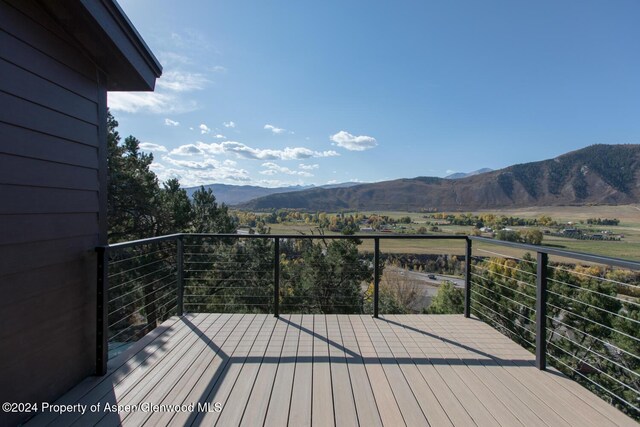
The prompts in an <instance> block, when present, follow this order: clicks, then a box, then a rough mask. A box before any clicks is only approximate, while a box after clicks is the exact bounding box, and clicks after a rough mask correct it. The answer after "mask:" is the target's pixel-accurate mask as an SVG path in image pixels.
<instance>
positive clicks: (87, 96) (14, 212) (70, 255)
mask: <svg viewBox="0 0 640 427" xmlns="http://www.w3.org/2000/svg"><path fill="white" fill-rule="evenodd" d="M78 46H79V45H78V44H76V43H75V42H74V41H73V39H72V38H71V37H69V36H68V35H67V34H66V33H65V31H63V30H62V29H61V28H60V27H58V26H57V25H56V23H55V21H54V20H52V19H49V18H48V15H47V13H46V12H45V11H44V10H43V9H40V8H39V6H38V4H37V2H34V1H18V0H0V76H1V78H0V401H2V402H4V401H11V402H43V401H53V400H55V399H56V398H57V397H58V396H60V395H61V394H62V393H64V392H65V391H66V390H68V389H69V388H71V387H72V386H73V385H75V384H77V383H78V382H80V381H81V380H82V379H83V378H84V377H86V376H88V375H91V374H92V373H93V371H94V367H95V365H94V364H95V350H94V348H95V298H96V296H95V286H96V285H95V283H96V282H95V274H96V273H95V272H96V266H95V253H94V248H95V246H96V245H97V244H99V243H100V242H101V241H102V240H103V239H104V236H102V235H101V230H100V224H101V223H103V222H104V219H103V218H101V217H100V215H99V212H100V205H101V200H102V199H104V193H102V192H101V188H104V186H103V185H104V183H102V184H101V182H100V176H101V171H100V168H101V165H103V164H104V160H103V159H104V150H106V147H105V141H104V135H101V132H102V133H103V132H104V123H103V121H104V108H105V106H101V105H100V102H101V101H102V100H104V98H105V93H104V87H105V86H104V82H102V81H101V80H100V81H99V74H100V72H99V70H98V69H97V67H96V66H95V65H94V63H93V62H92V61H91V60H90V59H89V56H88V55H87V54H86V53H85V52H83V50H82V49H81V48H79V47H78ZM102 174H104V172H102ZM24 418H25V416H24V415H22V416H20V415H16V416H7V415H6V414H0V424H4V423H5V421H6V422H7V423H8V424H13V423H17V422H20V421H22V420H23V419H24Z"/></svg>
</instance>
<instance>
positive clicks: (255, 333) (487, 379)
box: [28, 314, 637, 427]
mask: <svg viewBox="0 0 640 427" xmlns="http://www.w3.org/2000/svg"><path fill="white" fill-rule="evenodd" d="M533 360H534V358H533V355H531V354H530V353H529V352H527V351H526V350H524V349H522V348H521V347H519V346H518V345H517V344H515V343H513V342H512V341H510V340H509V339H508V338H506V337H504V336H503V335H501V334H500V333H499V332H497V331H496V330H494V329H493V328H491V327H490V326H488V325H486V324H485V323H483V322H481V321H479V320H475V319H465V318H464V317H462V316H458V315H440V316H438V315H403V316H384V318H380V319H377V320H374V319H372V318H371V317H370V316H357V315H338V316H336V315H326V316H325V315H286V316H282V317H280V319H276V318H274V317H273V316H270V315H254V314H193V315H187V316H184V317H182V318H177V317H176V318H172V319H170V320H168V321H167V322H165V323H164V324H163V325H162V326H161V327H159V328H157V329H156V330H155V331H153V332H152V333H151V334H149V335H147V336H146V337H144V338H143V339H142V340H141V341H139V342H138V343H136V345H135V346H134V347H132V348H130V349H129V350H128V351H127V352H126V353H124V354H122V355H120V356H118V357H117V358H116V359H113V360H112V361H110V368H109V372H108V374H107V376H105V377H91V378H87V380H86V381H84V382H83V383H81V384H79V385H78V386H77V387H75V388H74V389H72V390H71V391H69V392H68V393H67V394H66V395H64V396H63V397H61V398H60V399H59V401H58V402H56V403H59V404H70V405H74V404H82V405H89V406H87V409H86V411H87V412H86V413H85V414H84V415H82V414H81V413H79V409H78V408H79V407H75V408H72V410H71V412H67V413H64V414H62V415H56V414H53V413H42V414H40V415H38V416H37V417H35V418H34V419H32V420H31V422H30V423H29V424H28V425H33V426H40V425H48V424H52V425H72V424H74V423H75V424H77V425H80V426H84V425H94V424H97V425H104V426H111V425H120V424H122V425H125V426H140V425H148V426H158V425H160V426H164V425H176V426H182V425H206V426H213V425H217V426H235V425H246V426H262V425H267V426H285V425H290V426H295V427H298V426H304V425H314V426H324V425H329V426H333V425H337V426H356V425H361V426H367V427H369V426H379V425H385V426H402V425H408V426H427V425H431V426H450V425H456V426H473V425H478V426H509V427H512V426H554V427H555V426H581V427H583V426H608V425H619V426H623V425H624V426H636V425H637V424H636V423H635V422H634V421H633V420H631V419H630V418H628V417H627V416H625V415H624V414H622V413H621V412H619V411H618V410H616V409H615V408H613V407H612V406H610V405H608V404H607V403H605V402H604V401H602V400H600V399H599V398H598V397H597V396H595V395H593V394H591V393H590V392H589V391H587V390H586V389H584V388H583V387H581V386H580V385H578V384H577V383H575V382H573V381H571V380H569V379H567V378H566V377H564V376H562V375H561V374H559V373H558V372H557V371H553V370H550V371H547V372H541V371H538V370H537V369H536V368H535V367H534V366H533ZM203 402H209V403H210V405H211V407H210V408H209V409H210V411H206V410H204V409H205V408H198V407H197V404H198V403H203ZM98 403H99V404H100V410H98V411H95V412H91V407H90V405H91V404H94V405H96V404H98ZM142 403H149V404H154V405H185V407H184V408H182V409H181V410H180V411H176V410H175V408H155V410H154V408H145V406H144V405H141V406H140V407H138V408H136V407H130V408H126V407H123V408H120V412H105V410H104V407H105V405H106V404H109V405H114V404H118V405H140V404H142ZM189 404H193V405H194V407H193V408H191V407H188V406H186V405H189ZM216 405H217V406H216ZM216 409H221V411H219V412H217V411H216Z"/></svg>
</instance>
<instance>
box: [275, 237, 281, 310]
mask: <svg viewBox="0 0 640 427" xmlns="http://www.w3.org/2000/svg"><path fill="white" fill-rule="evenodd" d="M273 243H274V245H273V257H274V259H273V316H274V317H279V316H280V239H279V238H277V237H276V238H274V239H273Z"/></svg>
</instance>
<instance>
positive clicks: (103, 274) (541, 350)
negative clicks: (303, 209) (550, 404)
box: [96, 233, 640, 408]
mask: <svg viewBox="0 0 640 427" xmlns="http://www.w3.org/2000/svg"><path fill="white" fill-rule="evenodd" d="M189 238H194V239H214V240H215V239H233V240H234V241H240V240H247V239H268V240H271V241H272V242H273V243H274V244H273V253H270V254H268V256H269V257H270V258H265V259H263V260H262V261H261V262H263V263H264V262H269V263H272V264H271V265H272V267H271V268H272V270H269V268H266V269H261V271H260V272H261V274H263V275H264V276H265V278H267V277H268V275H270V274H273V298H270V296H269V295H264V296H252V295H249V296H242V298H254V299H257V298H260V299H263V298H264V299H268V300H270V301H269V302H267V303H265V304H260V303H255V304H253V303H252V305H257V306H260V307H264V309H269V308H271V309H272V312H273V314H274V316H276V317H277V316H279V311H280V307H281V306H282V307H289V306H292V305H295V304H292V303H290V302H288V301H287V300H283V301H282V302H281V301H280V300H281V298H283V297H282V296H281V295H280V286H281V283H280V282H281V277H280V244H281V243H284V242H286V241H287V240H289V239H291V240H297V239H303V240H357V241H371V240H372V241H373V243H374V244H373V248H372V250H373V260H374V262H373V269H374V271H373V276H374V281H373V282H374V283H373V294H372V300H373V301H372V302H373V306H372V311H373V316H374V317H378V316H379V311H378V309H379V304H380V294H379V291H380V280H381V269H380V241H381V240H422V241H429V240H455V241H464V242H465V256H464V259H465V266H466V272H465V290H464V296H465V301H464V316H465V317H470V316H471V313H472V309H473V310H475V312H474V315H477V316H478V317H481V318H482V319H483V320H485V321H487V322H493V323H495V325H492V326H493V327H497V328H504V329H505V331H503V333H507V331H508V332H509V333H510V334H512V335H513V336H517V337H519V339H521V340H522V341H523V342H526V343H528V344H529V345H530V346H531V347H530V348H531V349H533V348H535V352H536V366H537V367H538V368H539V369H546V358H547V356H549V357H551V358H552V359H553V360H557V361H558V363H561V364H562V363H563V362H562V361H561V360H559V359H557V358H556V357H555V356H554V354H556V355H557V353H554V350H553V349H549V352H548V351H547V345H548V344H549V345H551V346H553V347H557V344H560V343H554V342H552V341H549V340H548V339H547V335H548V334H547V332H548V331H547V327H548V325H547V323H548V322H547V321H548V320H551V321H555V322H559V323H560V324H563V325H564V323H563V322H562V321H561V320H563V318H562V317H558V318H557V319H554V318H551V317H550V316H548V315H547V309H549V310H552V309H553V310H555V311H559V312H564V313H570V314H572V315H574V316H576V317H578V318H580V319H583V320H585V321H588V322H591V323H593V324H595V325H596V326H598V327H601V328H605V329H606V330H607V331H610V333H616V334H620V335H622V336H624V337H626V338H628V339H631V340H632V341H635V342H640V338H636V337H635V336H633V335H630V334H628V333H625V332H623V331H621V330H617V329H615V328H612V327H610V326H607V325H604V324H601V323H599V322H597V321H595V320H593V319H589V318H587V317H584V316H581V314H579V313H581V312H582V310H579V311H577V309H571V308H570V307H558V306H557V305H555V304H553V303H552V302H548V301H547V298H548V297H549V295H555V296H557V297H560V298H566V299H568V300H571V301H573V302H575V303H577V304H580V306H584V307H588V308H591V309H595V310H598V311H601V312H608V313H610V314H613V315H616V316H617V317H618V318H620V319H623V320H626V321H631V322H634V323H640V322H639V321H637V320H635V319H632V318H629V317H627V316H625V315H622V314H618V313H613V312H611V311H608V310H606V309H604V308H601V307H598V306H596V305H593V304H590V303H588V302H585V301H579V300H574V299H573V298H571V297H570V296H566V295H562V294H558V293H557V292H555V289H554V288H551V289H547V286H548V285H549V284H551V283H558V284H560V285H561V284H565V285H568V286H569V287H570V288H578V289H582V288H580V287H579V286H576V285H574V284H572V283H565V282H562V281H558V280H556V279H554V278H553V273H552V272H553V271H555V270H564V269H562V268H561V267H555V266H552V265H549V259H548V257H549V256H550V255H552V256H558V257H562V258H565V259H574V260H577V261H583V262H587V263H594V264H600V265H606V266H610V267H618V268H625V269H631V270H636V271H640V262H635V261H631V260H624V259H619V258H612V257H605V256H598V255H593V254H587V253H581V252H574V251H567V250H560V249H556V248H549V247H545V246H537V245H530V244H523V243H516V242H506V241H501V240H494V239H489V238H484V237H478V236H463V235H411V234H391V233H385V234H364V235H362V234H358V235H322V234H321V235H318V234H210V233H178V234H171V235H167V236H159V237H152V238H148V239H139V240H135V241H130V242H122V243H116V244H112V245H106V246H100V247H98V248H97V252H98V254H99V257H98V285H99V286H98V305H97V307H98V322H97V328H98V331H97V337H98V344H97V347H96V350H97V369H96V371H97V373H99V374H100V373H105V372H106V353H107V345H108V343H107V335H108V334H107V331H108V327H109V324H108V314H113V313H114V311H112V312H111V313H107V311H108V307H107V305H108V303H109V302H110V301H109V299H108V298H107V293H108V292H109V291H110V289H109V288H108V282H109V279H110V278H113V277H115V276H117V275H118V274H124V273H127V272H129V271H132V270H137V269H140V268H142V267H146V266H148V265H151V264H155V263H158V262H160V261H166V260H159V261H153V262H151V263H148V264H145V265H143V266H137V267H135V268H132V269H129V270H124V271H122V272H119V273H116V274H114V275H112V276H109V274H108V270H109V255H110V254H113V253H115V252H117V251H120V250H123V249H127V248H133V247H137V246H144V245H152V244H157V243H162V242H172V241H175V242H176V247H175V249H174V247H173V245H167V246H168V247H167V249H166V251H173V250H175V251H176V252H175V253H173V254H171V255H170V256H169V261H170V263H171V264H172V267H173V265H174V264H173V263H174V262H175V270H176V272H175V275H176V278H175V280H174V281H172V282H171V283H170V284H169V285H165V286H163V287H162V288H161V290H165V289H167V288H168V287H169V286H171V287H172V288H171V290H170V292H172V293H173V292H174V291H173V286H174V284H175V286H176V290H175V292H176V294H175V295H174V296H172V295H171V294H166V295H162V296H161V297H159V298H158V299H156V301H153V302H152V303H155V302H157V301H159V300H161V299H164V298H166V297H167V296H168V297H169V298H171V299H170V300H169V301H168V302H165V304H164V305H162V306H161V307H164V306H166V305H167V304H169V303H171V304H174V305H175V310H176V314H178V315H182V313H183V310H184V307H185V306H196V307H197V306H207V305H213V306H221V307H236V306H237V307H239V306H246V305H247V303H246V302H245V303H243V304H239V303H233V302H224V303H219V304H218V303H204V304H203V303H195V302H193V299H192V298H194V297H198V298H200V297H203V296H208V297H209V298H213V297H224V296H225V294H216V295H196V294H194V293H193V291H192V289H198V288H206V287H207V285H206V284H204V285H203V284H196V283H193V281H203V282H207V281H212V280H216V281H217V280H220V281H223V282H227V281H236V282H237V281H250V280H251V279H250V278H247V279H243V278H241V277H233V278H227V279H225V278H224V277H222V278H220V279H207V278H206V277H185V273H189V272H207V271H210V270H199V268H200V265H201V264H209V261H199V260H193V261H191V260H187V261H185V256H190V254H191V250H189V251H185V249H188V248H190V247H191V246H198V245H192V244H186V243H185V239H189ZM187 242H188V241H187ZM473 243H482V244H489V245H496V246H503V247H509V248H514V249H518V250H521V251H528V252H531V253H532V254H535V255H536V257H534V258H533V259H531V260H529V259H527V260H524V259H521V260H519V259H518V258H514V257H510V256H507V255H502V256H503V257H505V258H509V259H516V260H517V261H518V262H527V263H529V264H530V265H532V266H535V267H534V271H523V270H522V269H520V268H518V267H514V266H509V265H502V264H500V266H501V267H504V268H507V269H512V270H516V271H519V272H522V273H526V274H527V275H529V277H531V278H533V277H535V279H536V282H535V284H533V283H528V282H525V281H522V280H519V279H517V278H515V277H507V276H505V275H503V274H501V273H500V272H499V271H496V272H493V271H490V268H489V269H487V268H486V266H484V265H483V267H484V268H483V267H481V266H480V264H478V265H477V266H475V267H476V268H478V270H479V271H478V272H479V273H481V274H477V273H474V272H473V271H472V267H474V266H473V265H472V259H473V258H476V260H479V261H480V262H482V263H489V264H491V263H493V262H492V261H491V260H490V259H489V258H488V257H486V258H485V257H482V258H480V257H477V256H474V254H473V247H472V245H473ZM161 247H163V246H161ZM150 249H152V248H150ZM164 250H165V249H163V251H164ZM476 250H480V251H482V249H480V248H477V249H476ZM370 251H371V249H369V253H371V252H370ZM157 252H159V251H156V252H155V253H157ZM269 252H271V250H270V251H269ZM193 255H194V256H196V255H203V256H213V255H215V254H214V253H194V254H193ZM265 255H267V254H265ZM141 257H142V255H136V256H134V257H131V258H130V259H134V258H135V259H138V258H141ZM128 259H129V258H127V260H128ZM269 259H272V261H268V260H269ZM120 261H121V262H124V261H126V260H120ZM117 262H118V261H116V263H117ZM190 263H193V264H194V266H193V267H194V268H195V269H194V270H191V269H189V266H188V264H190ZM185 264H186V265H185ZM221 264H224V267H223V268H225V269H226V270H228V269H229V268H231V267H232V266H233V265H234V264H239V265H242V263H241V262H237V263H233V262H230V261H225V262H221ZM229 271H235V270H229ZM251 272H252V273H255V271H253V270H251ZM568 272H570V273H573V272H572V271H568ZM155 273H157V272H154V273H148V274H145V275H143V276H141V277H146V276H148V275H150V274H155ZM483 273H487V274H490V277H491V278H492V279H493V280H494V284H497V285H498V286H499V287H500V289H498V288H496V289H489V288H486V287H485V286H483V283H478V281H479V280H482V278H483V275H482V274H483ZM508 274H509V273H508ZM172 275H173V273H171V274H169V275H166V276H163V277H162V278H161V279H157V280H155V281H154V282H152V283H156V282H158V281H162V280H165V279H167V278H169V277H170V276H172ZM493 275H495V277H494V276H493ZM547 275H549V276H550V277H547ZM141 277H138V278H136V279H134V280H139V279H140V278H141ZM500 277H502V278H503V279H506V280H508V281H515V282H517V283H521V284H524V285H527V286H529V287H535V289H536V293H535V296H534V295H528V294H525V293H523V292H521V291H519V290H518V289H511V287H510V286H508V284H502V283H498V282H499V281H500ZM593 278H594V279H598V280H604V281H610V282H616V281H612V280H608V279H606V278H601V277H595V276H594V277H593ZM261 280H262V279H261ZM285 283H286V281H284V280H283V286H286V285H285ZM616 283H617V282H616ZM620 284H621V285H622V284H624V285H628V284H625V283H620ZM630 286H634V287H637V286H636V285H630ZM185 288H186V290H187V293H186V294H185ZM241 288H242V287H241V286H228V287H227V286H225V287H223V288H220V289H241ZM472 288H474V289H472ZM506 288H509V289H511V290H512V291H513V292H514V293H515V294H514V295H513V296H512V298H513V299H512V298H510V297H508V296H505V295H502V294H501V292H504V291H502V290H501V289H506ZM584 290H585V291H588V292H589V293H592V294H596V295H601V296H607V297H610V298H612V299H614V300H617V301H619V302H620V303H623V304H624V303H625V301H624V300H622V299H621V298H618V297H617V296H615V295H606V294H602V293H601V292H598V291H596V290H591V289H584ZM484 291H489V292H492V293H494V294H495V295H494V296H498V295H499V296H500V297H502V298H504V299H505V301H509V302H511V303H514V304H516V305H517V306H518V307H519V308H517V309H516V310H520V307H522V308H526V309H528V310H531V314H532V315H533V314H535V320H534V319H533V318H531V319H530V318H529V317H527V316H525V315H523V314H522V313H519V312H516V311H513V310H510V309H509V308H508V307H506V306H502V307H500V308H498V307H493V308H492V307H489V306H487V305H485V304H486V303H487V302H488V301H493V299H492V296H491V295H485V294H483V293H482V292H484ZM269 292H271V286H270V287H269ZM131 293H133V291H131V292H129V293H126V294H124V295H120V296H119V298H120V299H123V297H124V296H128V295H129V294H131ZM516 294H517V295H516ZM230 296H232V295H230ZM472 296H473V303H474V306H473V307H472V305H471V300H472ZM296 297H297V298H303V296H287V297H286V298H296ZM305 297H306V296H305ZM334 297H335V295H334ZM520 297H526V298H527V300H528V301H530V300H534V301H535V306H533V307H531V306H528V305H527V304H526V303H525V301H522V302H520V301H519V300H520V299H521V298H520ZM185 298H186V299H187V301H184V299H185ZM140 300H141V298H138V299H136V300H134V301H133V302H129V303H128V305H132V304H134V303H136V302H138V301H140ZM485 300H486V301H485ZM174 301H175V303H174ZM294 302H295V300H294ZM532 302H533V301H532ZM152 303H150V304H152ZM630 303H632V304H634V305H636V306H638V305H639V304H637V303H635V302H633V301H630ZM298 306H300V305H299V304H298ZM336 306H345V307H347V306H348V307H355V306H354V305H352V304H350V305H336ZM494 308H495V310H494ZM514 308H515V307H514ZM169 309H171V310H174V307H173V306H172V307H170V308H169ZM485 310H486V311H485ZM496 310H497V311H496ZM163 312H164V311H163ZM489 312H491V313H492V314H489ZM583 314H584V313H583ZM495 316H498V317H500V318H502V319H503V320H504V321H507V322H511V323H510V325H506V324H505V323H504V322H503V320H499V319H498V318H497V317H495ZM515 316H520V317H521V318H523V319H525V320H527V321H528V322H531V327H528V326H524V325H521V324H520V323H519V322H516V321H515V320H516V317H515ZM534 325H535V329H533V326H534ZM510 326H512V327H513V328H516V329H517V328H520V329H521V330H522V331H525V332H527V333H529V334H530V335H528V336H531V337H535V342H530V341H529V340H528V339H527V338H525V337H524V336H523V334H521V333H517V332H515V331H514V330H512V327H510ZM552 327H554V326H553V325H551V326H550V328H552ZM566 327H568V328H569V329H574V328H573V327H571V326H570V325H566ZM550 332H552V334H553V335H554V336H555V335H558V336H560V335H562V334H559V333H558V332H557V331H555V330H553V329H551V330H550ZM119 333H120V334H121V333H124V331H120V332H119ZM575 333H581V334H584V333H585V332H583V331H580V330H575ZM569 335H570V336H564V337H563V338H564V339H567V340H569V341H571V342H574V341H573V340H572V339H571V338H572V337H573V335H572V334H569ZM593 338H594V339H596V340H598V341H600V342H602V343H606V342H605V341H603V340H602V339H600V338H598V337H593ZM576 345H579V344H578V343H576ZM607 345H612V344H607ZM579 346H580V347H584V346H582V345H581V344H580V345H579ZM613 347H615V346H613ZM616 348H618V347H616ZM559 349H560V350H563V349H562V348H559ZM586 349H587V350H588V351H589V352H590V353H593V354H595V355H598V357H602V358H604V359H606V360H607V361H608V362H610V363H612V364H614V365H616V366H619V367H623V366H622V365H620V364H619V363H617V362H615V361H614V360H610V359H608V358H607V357H605V356H603V355H601V354H600V353H598V352H596V351H593V350H591V348H590V347H586ZM619 351H620V352H623V353H625V354H628V355H629V356H632V357H634V358H635V359H637V360H638V359H640V355H636V354H632V353H629V352H628V351H626V350H624V349H619ZM576 373H577V374H578V375H580V377H584V379H585V380H587V381H589V382H591V383H593V384H595V385H597V386H598V387H600V388H602V385H600V384H598V383H597V382H594V381H593V380H592V379H591V378H589V377H587V376H585V375H583V374H581V373H580V372H577V371H576ZM603 374H604V375H608V374H606V373H603ZM636 376H637V375H636ZM622 384H623V385H624V386H625V387H627V388H629V386H628V385H626V384H624V383H622ZM605 390H606V391H607V392H609V393H611V392H610V390H607V389H605ZM634 391H635V390H634ZM614 396H615V395H614ZM615 397H617V398H618V399H620V397H619V396H615ZM620 400H621V401H623V402H626V401H625V400H623V399H620ZM632 407H634V406H632ZM634 408H635V407H634Z"/></svg>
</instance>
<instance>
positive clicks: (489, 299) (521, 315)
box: [471, 289, 535, 323]
mask: <svg viewBox="0 0 640 427" xmlns="http://www.w3.org/2000/svg"><path fill="white" fill-rule="evenodd" d="M471 293H472V294H474V295H477V296H480V297H482V298H484V299H486V300H488V301H491V302H494V303H495V301H494V300H492V299H491V298H489V297H487V296H485V295H482V294H481V293H478V292H474V291H473V289H472V290H471ZM500 307H501V308H503V309H505V310H507V311H509V312H511V313H513V314H515V315H516V316H520V317H522V318H523V319H527V321H528V322H530V323H532V320H531V319H529V318H528V317H527V316H525V315H524V314H520V313H518V312H517V311H513V310H511V309H510V308H507V307H504V306H502V305H501V306H500ZM525 307H526V306H525ZM526 308H529V307H526ZM532 311H534V312H535V310H532Z"/></svg>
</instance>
